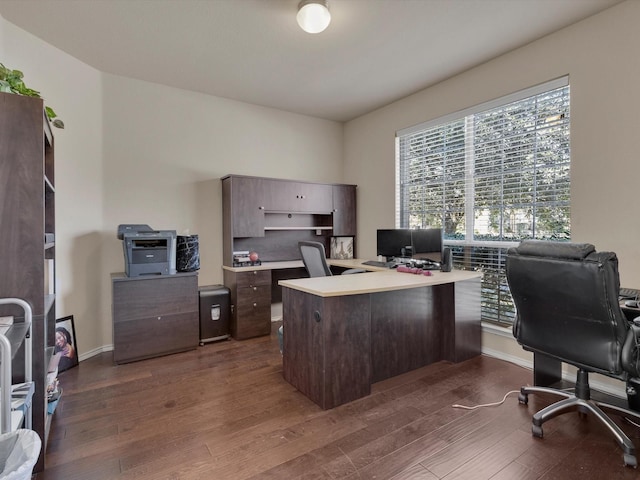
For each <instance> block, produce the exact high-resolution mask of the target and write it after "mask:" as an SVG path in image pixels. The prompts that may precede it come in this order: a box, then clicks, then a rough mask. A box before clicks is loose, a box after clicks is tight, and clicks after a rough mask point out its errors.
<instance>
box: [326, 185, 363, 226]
mask: <svg viewBox="0 0 640 480" xmlns="http://www.w3.org/2000/svg"><path fill="white" fill-rule="evenodd" d="M332 193H333V235H334V236H336V237H355V235H356V231H357V223H356V187H355V185H334V186H333V189H332Z"/></svg>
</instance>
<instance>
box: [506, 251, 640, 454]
mask: <svg viewBox="0 0 640 480" xmlns="http://www.w3.org/2000/svg"><path fill="white" fill-rule="evenodd" d="M506 267H507V268H506V273H507V280H508V282H509V288H510V289H511V294H512V296H513V300H514V302H515V306H516V312H517V315H516V321H515V324H514V327H513V333H514V336H515V337H516V339H517V340H518V343H520V345H522V347H523V348H524V349H525V350H527V351H531V352H534V354H542V355H544V356H548V357H551V358H552V359H555V360H557V361H559V362H566V363H569V364H571V365H573V366H575V367H576V368H577V369H578V372H577V378H576V386H575V393H570V392H567V391H565V390H558V389H554V388H548V387H537V386H535V387H522V388H521V393H520V396H519V400H520V403H522V404H525V405H526V404H527V402H528V396H529V394H531V393H537V392H541V393H551V394H554V395H558V396H560V397H563V399H562V400H560V401H559V402H557V403H554V404H551V405H549V406H547V407H546V408H544V409H542V410H540V411H539V412H537V413H535V414H534V415H533V425H532V433H533V435H534V436H536V437H540V438H542V435H543V432H542V424H543V423H544V422H546V421H548V420H551V419H552V418H554V417H556V416H558V415H560V414H563V413H566V412H569V411H574V410H576V409H577V411H578V412H579V413H580V414H583V415H584V414H587V413H589V414H593V415H594V416H595V417H596V418H597V419H598V420H599V421H600V422H601V423H602V424H603V425H604V426H605V427H606V428H607V429H608V430H609V432H610V433H612V434H613V436H614V437H615V439H616V441H617V442H618V444H619V445H620V447H621V448H622V450H623V451H624V463H625V465H627V466H630V467H636V466H637V463H638V462H637V459H636V456H635V448H634V445H633V443H632V442H631V440H630V439H629V437H627V435H626V434H625V433H624V432H623V431H622V429H621V428H620V427H618V425H616V424H615V423H614V422H613V420H611V419H610V418H609V417H608V416H607V415H606V414H605V413H604V411H603V410H608V411H611V412H613V413H614V414H617V415H620V416H622V417H633V418H635V419H636V421H639V420H640V412H634V411H632V410H629V409H625V408H620V407H618V406H614V405H609V404H605V403H601V402H596V401H594V400H592V399H591V393H590V389H589V373H590V372H593V373H599V374H602V375H606V376H608V377H612V378H617V379H620V380H623V381H627V380H629V379H632V378H636V379H637V378H638V377H639V376H640V349H639V348H638V345H639V340H640V322H638V324H637V325H634V324H633V323H631V322H629V321H628V320H627V319H626V318H625V315H624V314H623V312H622V310H621V308H620V305H619V300H618V295H619V290H620V282H619V275H618V259H617V257H616V255H615V253H612V252H596V251H595V247H594V246H593V245H590V244H588V243H580V244H578V243H561V242H547V241H536V240H525V241H523V242H522V243H520V245H519V246H518V247H517V248H511V249H509V251H508V256H507V261H506Z"/></svg>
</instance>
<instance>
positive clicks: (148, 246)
mask: <svg viewBox="0 0 640 480" xmlns="http://www.w3.org/2000/svg"><path fill="white" fill-rule="evenodd" d="M118 238H119V239H120V240H122V248H123V250H124V266H125V274H126V275H127V277H138V276H141V275H173V274H175V273H176V238H177V237H176V231H175V230H154V229H152V228H151V227H150V226H149V225H139V224H125V225H119V226H118Z"/></svg>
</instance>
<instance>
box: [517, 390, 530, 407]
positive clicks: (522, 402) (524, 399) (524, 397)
mask: <svg viewBox="0 0 640 480" xmlns="http://www.w3.org/2000/svg"><path fill="white" fill-rule="evenodd" d="M518 402H519V403H520V405H527V404H528V403H529V395H526V394H524V393H519V394H518Z"/></svg>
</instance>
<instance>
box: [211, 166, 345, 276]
mask: <svg viewBox="0 0 640 480" xmlns="http://www.w3.org/2000/svg"><path fill="white" fill-rule="evenodd" d="M222 205H223V231H224V233H223V252H224V264H225V265H231V264H232V257H233V252H234V251H238V250H240V251H246V250H253V251H256V252H258V253H259V254H260V258H261V260H263V261H286V260H292V259H297V258H299V253H298V251H297V244H298V241H300V240H316V241H319V242H322V243H323V244H324V245H325V246H327V251H328V245H329V243H330V242H329V240H330V237H332V236H355V235H356V186H355V185H334V184H324V183H309V182H298V181H292V180H282V179H274V178H263V177H249V176H243V175H228V176H226V177H223V178H222Z"/></svg>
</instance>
